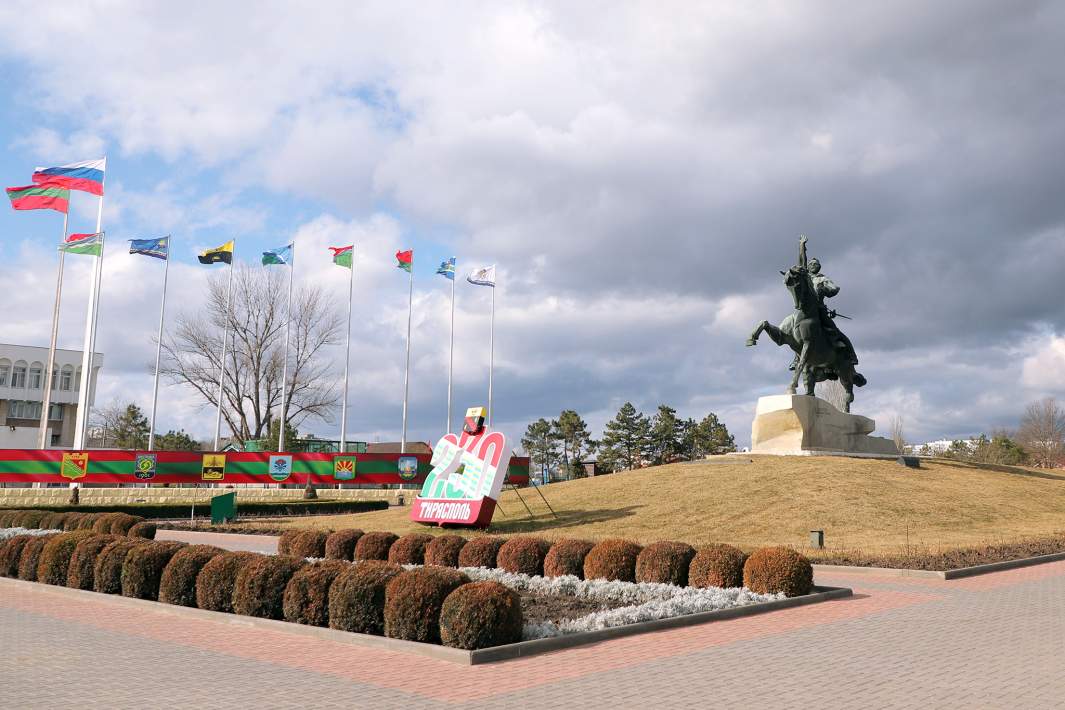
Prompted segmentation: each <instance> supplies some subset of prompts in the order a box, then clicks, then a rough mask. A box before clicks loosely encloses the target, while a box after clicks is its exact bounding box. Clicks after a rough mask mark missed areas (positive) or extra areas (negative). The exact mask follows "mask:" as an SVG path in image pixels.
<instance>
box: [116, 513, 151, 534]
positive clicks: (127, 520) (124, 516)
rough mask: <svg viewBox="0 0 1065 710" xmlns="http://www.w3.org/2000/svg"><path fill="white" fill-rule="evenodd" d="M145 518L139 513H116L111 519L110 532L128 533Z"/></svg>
mask: <svg viewBox="0 0 1065 710" xmlns="http://www.w3.org/2000/svg"><path fill="white" fill-rule="evenodd" d="M143 520H144V518H142V517H140V516H139V515H130V514H129V513H115V517H114V518H112V519H111V530H110V533H111V534H112V535H128V534H129V530H130V528H132V527H133V526H134V525H136V524H137V523H139V522H141V521H143Z"/></svg>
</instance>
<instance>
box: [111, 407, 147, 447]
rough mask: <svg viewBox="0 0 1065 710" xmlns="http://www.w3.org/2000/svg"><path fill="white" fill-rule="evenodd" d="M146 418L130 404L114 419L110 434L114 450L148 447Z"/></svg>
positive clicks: (137, 408)
mask: <svg viewBox="0 0 1065 710" xmlns="http://www.w3.org/2000/svg"><path fill="white" fill-rule="evenodd" d="M149 431H150V430H149V428H148V418H147V417H145V416H144V413H143V412H141V408H140V407H138V406H137V405H136V404H133V403H132V402H130V403H129V404H127V405H126V409H125V410H124V411H123V412H122V414H121V415H119V416H118V418H117V419H115V421H114V423H113V424H112V430H111V432H110V434H111V437H113V439H114V442H115V448H116V449H143V448H144V447H146V446H147V445H148V432H149Z"/></svg>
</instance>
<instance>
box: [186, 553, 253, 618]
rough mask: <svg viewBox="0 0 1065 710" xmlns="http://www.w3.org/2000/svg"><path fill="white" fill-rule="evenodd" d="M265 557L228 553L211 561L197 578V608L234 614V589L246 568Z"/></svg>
mask: <svg viewBox="0 0 1065 710" xmlns="http://www.w3.org/2000/svg"><path fill="white" fill-rule="evenodd" d="M260 557H263V555H260V554H259V553H257V552H226V553H223V554H221V555H218V556H217V557H214V558H212V559H211V561H210V562H208V563H207V564H205V565H204V566H203V569H201V570H200V574H199V576H197V577H196V606H198V607H199V608H201V609H207V610H209V611H224V612H226V613H232V612H233V588H234V587H235V586H236V584H237V575H238V574H240V571H241V570H242V569H244V566H245V565H247V564H249V563H250V562H252V561H253V560H257V559H259V558H260Z"/></svg>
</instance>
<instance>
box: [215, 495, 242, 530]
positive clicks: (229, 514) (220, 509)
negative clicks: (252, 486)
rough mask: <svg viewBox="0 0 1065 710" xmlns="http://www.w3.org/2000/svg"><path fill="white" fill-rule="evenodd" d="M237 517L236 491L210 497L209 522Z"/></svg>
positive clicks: (220, 521) (224, 520) (225, 520)
mask: <svg viewBox="0 0 1065 710" xmlns="http://www.w3.org/2000/svg"><path fill="white" fill-rule="evenodd" d="M236 519H237V493H236V491H234V492H233V493H226V494H225V495H221V496H215V497H214V498H212V499H211V524H212V525H217V524H218V523H225V522H229V521H230V520H236Z"/></svg>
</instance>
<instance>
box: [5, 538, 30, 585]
mask: <svg viewBox="0 0 1065 710" xmlns="http://www.w3.org/2000/svg"><path fill="white" fill-rule="evenodd" d="M32 539H33V535H16V536H15V537H9V538H8V539H7V540H4V541H3V542H0V577H18V563H19V560H21V559H22V548H23V547H25V546H26V543H27V542H29V541H30V540H32Z"/></svg>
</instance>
